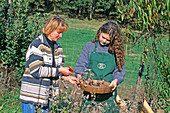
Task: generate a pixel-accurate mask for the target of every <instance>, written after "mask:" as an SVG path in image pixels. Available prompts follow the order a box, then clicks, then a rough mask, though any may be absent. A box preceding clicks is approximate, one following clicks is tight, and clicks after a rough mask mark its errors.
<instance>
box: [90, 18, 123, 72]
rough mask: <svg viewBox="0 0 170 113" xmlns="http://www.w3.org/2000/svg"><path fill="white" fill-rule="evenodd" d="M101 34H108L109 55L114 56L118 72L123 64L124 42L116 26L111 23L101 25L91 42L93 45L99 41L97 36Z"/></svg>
mask: <svg viewBox="0 0 170 113" xmlns="http://www.w3.org/2000/svg"><path fill="white" fill-rule="evenodd" d="M101 33H106V34H109V36H110V44H109V47H108V49H109V53H111V54H114V55H115V60H116V64H117V66H118V68H119V70H122V66H123V65H124V63H125V53H124V42H123V38H122V34H121V32H120V28H119V26H118V24H117V23H115V22H112V21H109V22H107V23H105V24H103V25H102V26H101V27H100V28H99V30H98V32H97V34H96V36H95V38H94V40H92V42H93V43H94V42H96V41H98V40H99V36H100V34H101Z"/></svg>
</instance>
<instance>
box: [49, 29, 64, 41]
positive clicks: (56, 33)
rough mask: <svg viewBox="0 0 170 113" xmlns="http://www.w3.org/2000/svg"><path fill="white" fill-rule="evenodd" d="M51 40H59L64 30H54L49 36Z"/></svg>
mask: <svg viewBox="0 0 170 113" xmlns="http://www.w3.org/2000/svg"><path fill="white" fill-rule="evenodd" d="M47 37H48V38H49V39H50V40H51V41H58V39H59V38H60V37H62V32H60V31H58V30H54V31H53V32H51V33H50V34H49V35H48V36H47Z"/></svg>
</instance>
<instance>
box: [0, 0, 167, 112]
mask: <svg viewBox="0 0 170 113" xmlns="http://www.w3.org/2000/svg"><path fill="white" fill-rule="evenodd" d="M0 6H1V7H0V12H1V13H0V15H1V16H0V18H1V19H0V24H1V25H0V51H1V52H0V59H2V60H3V61H4V62H6V63H7V66H8V70H7V71H8V77H7V78H6V79H5V81H4V82H3V83H0V87H1V91H0V94H1V95H0V110H1V111H3V112H20V111H21V109H20V106H18V104H19V101H18V98H19V89H20V82H21V78H22V74H23V71H24V69H25V54H26V51H27V48H28V45H29V44H30V42H31V41H32V40H33V39H34V38H36V37H37V36H38V35H40V33H41V28H42V26H43V24H44V23H45V21H46V20H47V19H48V18H49V17H51V16H52V15H55V14H59V15H62V16H63V17H64V18H65V19H66V20H67V22H68V23H69V25H70V29H69V30H68V31H67V32H66V33H64V34H63V39H61V40H60V41H59V42H60V43H61V45H62V46H63V47H64V52H65V55H66V56H67V57H66V58H65V60H66V66H67V65H68V66H71V67H72V68H73V69H74V67H75V65H76V62H77V59H78V57H79V54H80V52H81V50H82V48H83V46H84V44H85V43H86V42H88V41H90V40H91V39H93V38H94V36H95V34H96V31H97V29H98V28H99V27H100V26H101V25H102V24H103V23H105V22H106V21H107V20H110V19H112V20H114V21H117V22H118V23H119V24H120V27H121V29H122V32H123V36H124V39H125V44H126V46H125V50H126V70H127V74H126V78H125V82H124V83H123V84H121V85H120V89H121V88H123V87H125V86H126V88H127V89H128V88H129V87H132V89H133V88H134V86H135V84H136V83H135V82H136V79H137V76H138V72H139V67H140V63H144V66H145V68H144V73H143V81H144V84H143V86H144V87H145V90H144V94H145V98H146V99H147V101H148V103H149V105H150V106H151V107H152V109H153V110H154V112H156V111H157V110H158V109H164V110H165V111H166V112H168V111H170V109H169V104H170V100H169V98H170V74H169V72H170V71H169V66H170V64H169V63H170V61H169V54H170V50H169V41H170V39H169V24H170V20H169V18H170V14H169V0H128V1H127V0H115V1H112V0H49V1H45V0H34V1H33V0H13V1H10V0H9V1H6V0H1V1H0ZM77 48H78V49H77ZM143 53H145V54H143ZM1 78H2V77H1ZM127 92H128V91H127ZM127 92H126V91H121V90H120V93H121V94H122V95H123V93H125V94H126V93H127ZM16 105H17V106H16ZM9 106H10V108H9V109H7V107H9Z"/></svg>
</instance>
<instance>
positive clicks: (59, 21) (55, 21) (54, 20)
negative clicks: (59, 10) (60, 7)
mask: <svg viewBox="0 0 170 113" xmlns="http://www.w3.org/2000/svg"><path fill="white" fill-rule="evenodd" d="M68 27H69V26H68V24H67V23H66V22H65V20H64V19H63V18H61V17H59V16H58V15H57V16H54V17H51V18H50V19H49V20H48V21H47V22H46V24H45V26H44V28H43V29H42V33H43V34H44V35H46V36H48V35H49V34H50V33H51V32H53V31H54V30H56V29H57V30H58V31H60V32H65V31H67V29H68Z"/></svg>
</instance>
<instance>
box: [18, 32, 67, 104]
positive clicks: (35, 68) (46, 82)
mask: <svg viewBox="0 0 170 113" xmlns="http://www.w3.org/2000/svg"><path fill="white" fill-rule="evenodd" d="M53 58H54V59H55V60H53ZM52 61H55V66H52ZM63 63H64V60H63V49H62V47H61V45H60V44H58V43H56V44H54V57H53V56H52V49H51V48H50V45H49V44H48V42H47V40H46V37H45V36H44V35H43V34H41V35H40V36H38V38H36V39H34V40H33V41H32V43H31V44H30V46H29V48H28V50H27V53H26V69H25V72H24V74H23V77H22V84H21V90H20V101H21V102H24V103H33V104H41V105H44V106H47V105H48V100H49V94H50V93H52V95H58V93H59V84H58V77H59V73H58V67H59V66H60V65H63ZM50 89H52V91H51V90H50ZM50 91H51V92H50Z"/></svg>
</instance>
